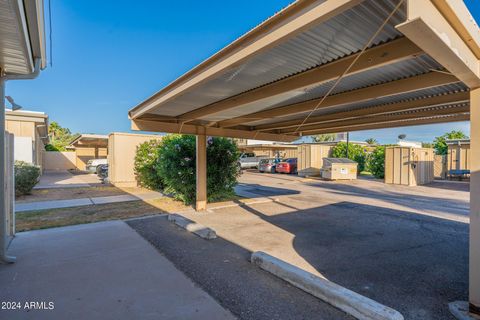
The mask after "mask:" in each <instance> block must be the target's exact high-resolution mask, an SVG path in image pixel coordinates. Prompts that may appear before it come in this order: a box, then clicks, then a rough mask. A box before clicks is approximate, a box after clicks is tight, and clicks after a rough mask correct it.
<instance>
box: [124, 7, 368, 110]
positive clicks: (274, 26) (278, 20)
mask: <svg viewBox="0 0 480 320" xmlns="http://www.w3.org/2000/svg"><path fill="white" fill-rule="evenodd" d="M362 1H364V0H338V1H328V0H296V1H294V2H293V3H291V4H290V5H288V6H287V7H285V8H283V9H282V10H280V11H279V12H277V13H275V14H274V15H273V16H271V17H270V18H268V19H267V20H265V21H264V22H262V23H260V24H259V25H257V26H256V27H254V28H253V29H251V30H250V31H248V32H247V33H246V34H244V35H243V36H241V37H240V38H238V39H236V40H235V41H233V42H232V43H230V44H228V45H227V46H226V47H224V48H223V49H221V50H220V51H218V52H217V53H215V54H214V55H212V56H211V57H209V58H208V59H206V60H205V61H203V62H202V63H200V64H199V65H197V66H196V67H194V68H193V69H191V70H190V71H188V72H186V73H185V74H183V75H182V76H180V77H179V78H177V79H176V80H174V81H173V82H172V83H170V84H169V85H167V86H166V87H164V88H163V89H161V90H160V91H158V92H157V93H155V94H154V95H152V96H151V97H149V98H148V99H146V100H144V101H143V102H141V103H140V104H138V105H137V106H135V107H134V108H132V109H131V110H130V111H129V112H128V114H129V117H130V118H131V119H134V118H138V117H139V116H141V115H142V114H144V113H146V112H148V110H149V109H150V108H152V107H155V106H156V105H154V103H155V101H156V100H158V99H160V98H161V97H162V96H164V95H167V94H169V93H171V92H172V90H175V89H178V88H179V87H180V86H182V85H184V84H185V83H186V82H187V81H190V80H191V79H192V78H195V77H198V76H200V75H202V73H204V72H206V71H208V70H209V69H210V68H212V67H214V66H215V65H216V64H218V63H219V62H220V61H222V60H223V59H225V58H229V57H231V56H232V55H234V54H235V53H237V52H238V51H239V50H242V49H243V48H245V47H247V46H250V45H251V44H252V43H255V42H256V41H257V39H259V38H261V37H264V36H265V35H267V34H268V33H271V32H272V31H273V30H278V29H279V28H280V27H285V24H286V23H288V22H291V20H292V19H295V18H298V16H299V15H302V14H304V13H305V12H308V11H309V9H310V8H311V7H315V6H319V5H322V4H323V5H324V7H325V9H324V12H327V13H328V12H329V11H333V12H337V11H340V12H342V11H344V10H346V9H348V8H351V7H353V6H355V5H356V4H359V3H361V2H362ZM333 2H335V4H333ZM300 31H301V30H300V29H297V30H294V32H300ZM289 35H290V36H291V35H292V34H289ZM234 63H238V62H237V61H235V62H234ZM234 63H231V65H233V64H234ZM231 65H230V66H231Z"/></svg>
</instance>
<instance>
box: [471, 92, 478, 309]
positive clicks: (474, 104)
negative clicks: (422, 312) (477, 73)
mask: <svg viewBox="0 0 480 320" xmlns="http://www.w3.org/2000/svg"><path fill="white" fill-rule="evenodd" d="M470 150H471V153H472V154H471V157H470V172H471V176H470V281H469V283H470V292H469V302H470V312H472V313H475V314H480V198H479V195H480V88H477V89H472V90H471V91H470Z"/></svg>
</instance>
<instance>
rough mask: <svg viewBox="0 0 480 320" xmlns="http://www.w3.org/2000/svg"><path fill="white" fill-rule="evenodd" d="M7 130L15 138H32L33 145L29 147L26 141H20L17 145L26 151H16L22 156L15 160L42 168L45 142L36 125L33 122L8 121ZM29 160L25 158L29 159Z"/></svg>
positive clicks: (6, 122) (6, 123)
mask: <svg viewBox="0 0 480 320" xmlns="http://www.w3.org/2000/svg"><path fill="white" fill-rule="evenodd" d="M5 128H6V131H8V132H10V133H11V134H13V135H14V136H15V138H30V139H31V140H30V141H31V143H30V145H29V146H27V145H26V143H25V139H23V140H24V141H21V142H20V140H22V139H18V140H19V142H17V143H15V144H16V145H18V147H21V148H25V149H24V150H18V147H17V150H15V154H16V155H17V156H20V155H21V156H20V157H19V158H16V159H15V160H24V161H27V162H31V163H33V164H36V165H38V166H40V167H41V166H42V164H43V161H42V154H43V151H44V150H45V147H44V145H43V142H42V140H41V138H40V136H39V134H38V131H37V130H36V124H35V122H33V121H16V120H6V121H5ZM27 155H28V159H29V160H27V159H26V158H25V157H27Z"/></svg>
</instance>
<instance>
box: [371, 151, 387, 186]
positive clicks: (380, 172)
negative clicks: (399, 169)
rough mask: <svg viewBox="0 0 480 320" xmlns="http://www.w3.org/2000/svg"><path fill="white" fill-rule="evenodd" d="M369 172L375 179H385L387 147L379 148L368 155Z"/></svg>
mask: <svg viewBox="0 0 480 320" xmlns="http://www.w3.org/2000/svg"><path fill="white" fill-rule="evenodd" d="M367 160H368V161H367V167H368V171H370V173H371V174H373V176H374V177H375V178H378V179H383V178H385V146H378V147H376V148H375V150H373V152H372V153H370V154H369V155H368V158H367Z"/></svg>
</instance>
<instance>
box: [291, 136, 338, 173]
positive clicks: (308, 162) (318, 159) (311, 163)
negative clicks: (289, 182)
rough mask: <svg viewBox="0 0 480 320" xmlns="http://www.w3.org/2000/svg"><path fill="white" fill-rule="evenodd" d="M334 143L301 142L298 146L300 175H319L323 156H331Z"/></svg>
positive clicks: (298, 169)
mask: <svg viewBox="0 0 480 320" xmlns="http://www.w3.org/2000/svg"><path fill="white" fill-rule="evenodd" d="M332 148H333V144H307V143H306V144H301V145H299V146H298V147H297V171H298V175H299V176H300V177H309V176H319V175H320V169H321V168H322V166H323V158H328V157H330V156H331V153H332Z"/></svg>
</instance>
